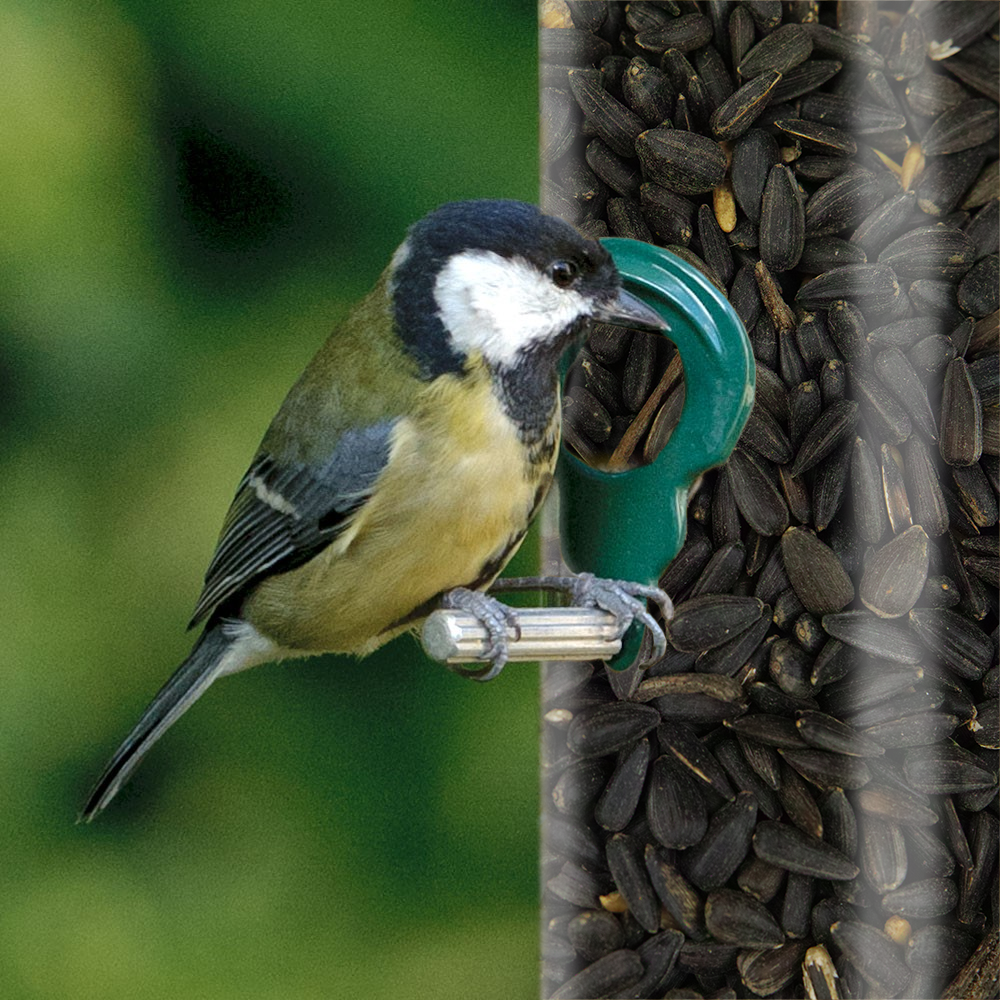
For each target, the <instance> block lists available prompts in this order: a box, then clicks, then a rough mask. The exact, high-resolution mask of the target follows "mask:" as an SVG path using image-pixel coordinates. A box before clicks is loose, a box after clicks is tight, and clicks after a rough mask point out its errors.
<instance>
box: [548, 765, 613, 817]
mask: <svg viewBox="0 0 1000 1000" xmlns="http://www.w3.org/2000/svg"><path fill="white" fill-rule="evenodd" d="M607 780H608V769H607V765H606V763H605V761H603V760H601V759H593V760H580V761H576V762H575V763H573V764H570V766H569V767H567V768H566V770H565V771H563V773H562V774H561V775H560V777H559V780H558V781H557V782H556V783H555V785H554V786H553V788H552V801H553V803H554V804H555V807H556V809H558V810H559V812H561V813H563V814H565V815H569V816H582V815H583V814H584V813H585V812H586V810H587V809H588V808H589V807H590V806H591V805H592V804H593V802H594V799H596V798H597V796H598V794H599V793H600V791H601V789H602V788H603V787H604V785H605V783H606V782H607Z"/></svg>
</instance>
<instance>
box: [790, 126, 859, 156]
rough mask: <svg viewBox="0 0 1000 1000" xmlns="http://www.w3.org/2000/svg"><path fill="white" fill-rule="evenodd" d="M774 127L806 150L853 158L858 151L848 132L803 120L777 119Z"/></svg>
mask: <svg viewBox="0 0 1000 1000" xmlns="http://www.w3.org/2000/svg"><path fill="white" fill-rule="evenodd" d="M774 124H775V126H776V127H777V128H778V129H780V130H781V131H782V132H784V133H785V134H786V135H788V136H791V137H792V138H793V139H795V140H796V141H797V142H800V143H801V144H802V145H803V146H804V147H805V148H806V149H811V150H815V151H816V152H818V153H822V154H825V155H833V156H853V155H854V154H855V153H856V152H857V151H858V146H857V143H856V142H855V141H854V139H853V138H852V136H851V134H850V132H846V131H845V130H844V129H840V128H834V127H833V126H832V125H824V124H822V123H821V122H812V121H807V120H806V119H804V118H779V119H778V120H777V121H776V122H775V123H774Z"/></svg>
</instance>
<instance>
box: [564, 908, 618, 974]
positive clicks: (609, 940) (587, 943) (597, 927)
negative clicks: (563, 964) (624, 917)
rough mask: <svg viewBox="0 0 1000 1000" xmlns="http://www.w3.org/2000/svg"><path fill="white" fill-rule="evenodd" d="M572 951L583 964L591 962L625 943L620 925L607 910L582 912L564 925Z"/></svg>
mask: <svg viewBox="0 0 1000 1000" xmlns="http://www.w3.org/2000/svg"><path fill="white" fill-rule="evenodd" d="M566 936H567V937H568V938H569V943H570V944H571V945H572V946H573V950H574V951H575V952H576V953H577V954H578V955H579V956H580V958H582V959H583V960H584V961H585V962H593V961H596V960H597V959H598V958H601V957H602V956H604V955H607V954H608V953H609V952H612V951H615V950H616V949H617V948H621V946H622V945H623V944H624V943H625V935H624V933H623V932H622V925H621V924H620V923H619V922H618V921H617V920H616V919H615V916H614V914H612V913H608V911H607V910H584V911H583V912H582V913H578V914H577V915H576V916H575V917H573V919H572V920H570V922H569V923H568V924H567V925H566Z"/></svg>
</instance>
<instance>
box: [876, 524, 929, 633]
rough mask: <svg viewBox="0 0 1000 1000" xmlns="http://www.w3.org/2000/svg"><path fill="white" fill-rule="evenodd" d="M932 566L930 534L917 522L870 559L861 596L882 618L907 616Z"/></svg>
mask: <svg viewBox="0 0 1000 1000" xmlns="http://www.w3.org/2000/svg"><path fill="white" fill-rule="evenodd" d="M928 565H929V557H928V541H927V533H926V532H925V531H924V529H923V528H922V527H921V526H920V525H919V524H915V525H913V526H912V527H910V528H907V529H906V530H905V531H903V532H901V533H900V534H898V535H896V537H895V538H893V539H892V541H890V542H887V543H886V544H885V545H884V546H882V548H881V549H879V550H878V552H876V553H875V554H874V555H873V556H872V558H871V559H870V560H869V561H868V564H867V565H866V567H865V574H864V577H863V578H862V580H861V589H860V593H859V596H860V598H861V603H862V604H864V606H865V607H866V608H868V609H869V610H871V611H874V612H875V614H876V615H878V616H879V617H880V618H899V617H901V616H902V615H905V614H906V613H907V612H908V611H909V610H910V609H911V608H912V607H913V605H914V604H916V603H917V599H918V598H919V597H920V594H921V592H922V591H923V589H924V583H925V582H926V580H927V568H928Z"/></svg>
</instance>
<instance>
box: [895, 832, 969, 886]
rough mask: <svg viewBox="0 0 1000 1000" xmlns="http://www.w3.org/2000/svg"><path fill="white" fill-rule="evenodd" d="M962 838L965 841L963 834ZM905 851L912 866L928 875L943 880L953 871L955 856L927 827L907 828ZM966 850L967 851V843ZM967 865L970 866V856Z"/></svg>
mask: <svg viewBox="0 0 1000 1000" xmlns="http://www.w3.org/2000/svg"><path fill="white" fill-rule="evenodd" d="M962 838H963V840H964V839H965V833H964V832H963V834H962ZM906 849H907V853H908V856H909V857H911V858H912V859H913V861H914V864H916V865H918V866H919V867H920V868H921V869H922V870H923V871H924V872H925V873H926V874H928V875H934V876H936V877H938V878H945V877H946V876H948V875H951V874H952V873H953V872H954V871H955V855H954V854H953V853H952V852H951V850H949V848H948V847H947V846H946V845H945V843H944V841H943V840H942V839H941V837H940V836H938V835H937V834H936V833H934V832H933V831H932V830H931V828H930V827H929V826H910V827H907V828H906ZM966 849H968V844H967V843H966ZM969 864H970V865H971V864H972V859H971V856H970V858H969Z"/></svg>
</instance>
